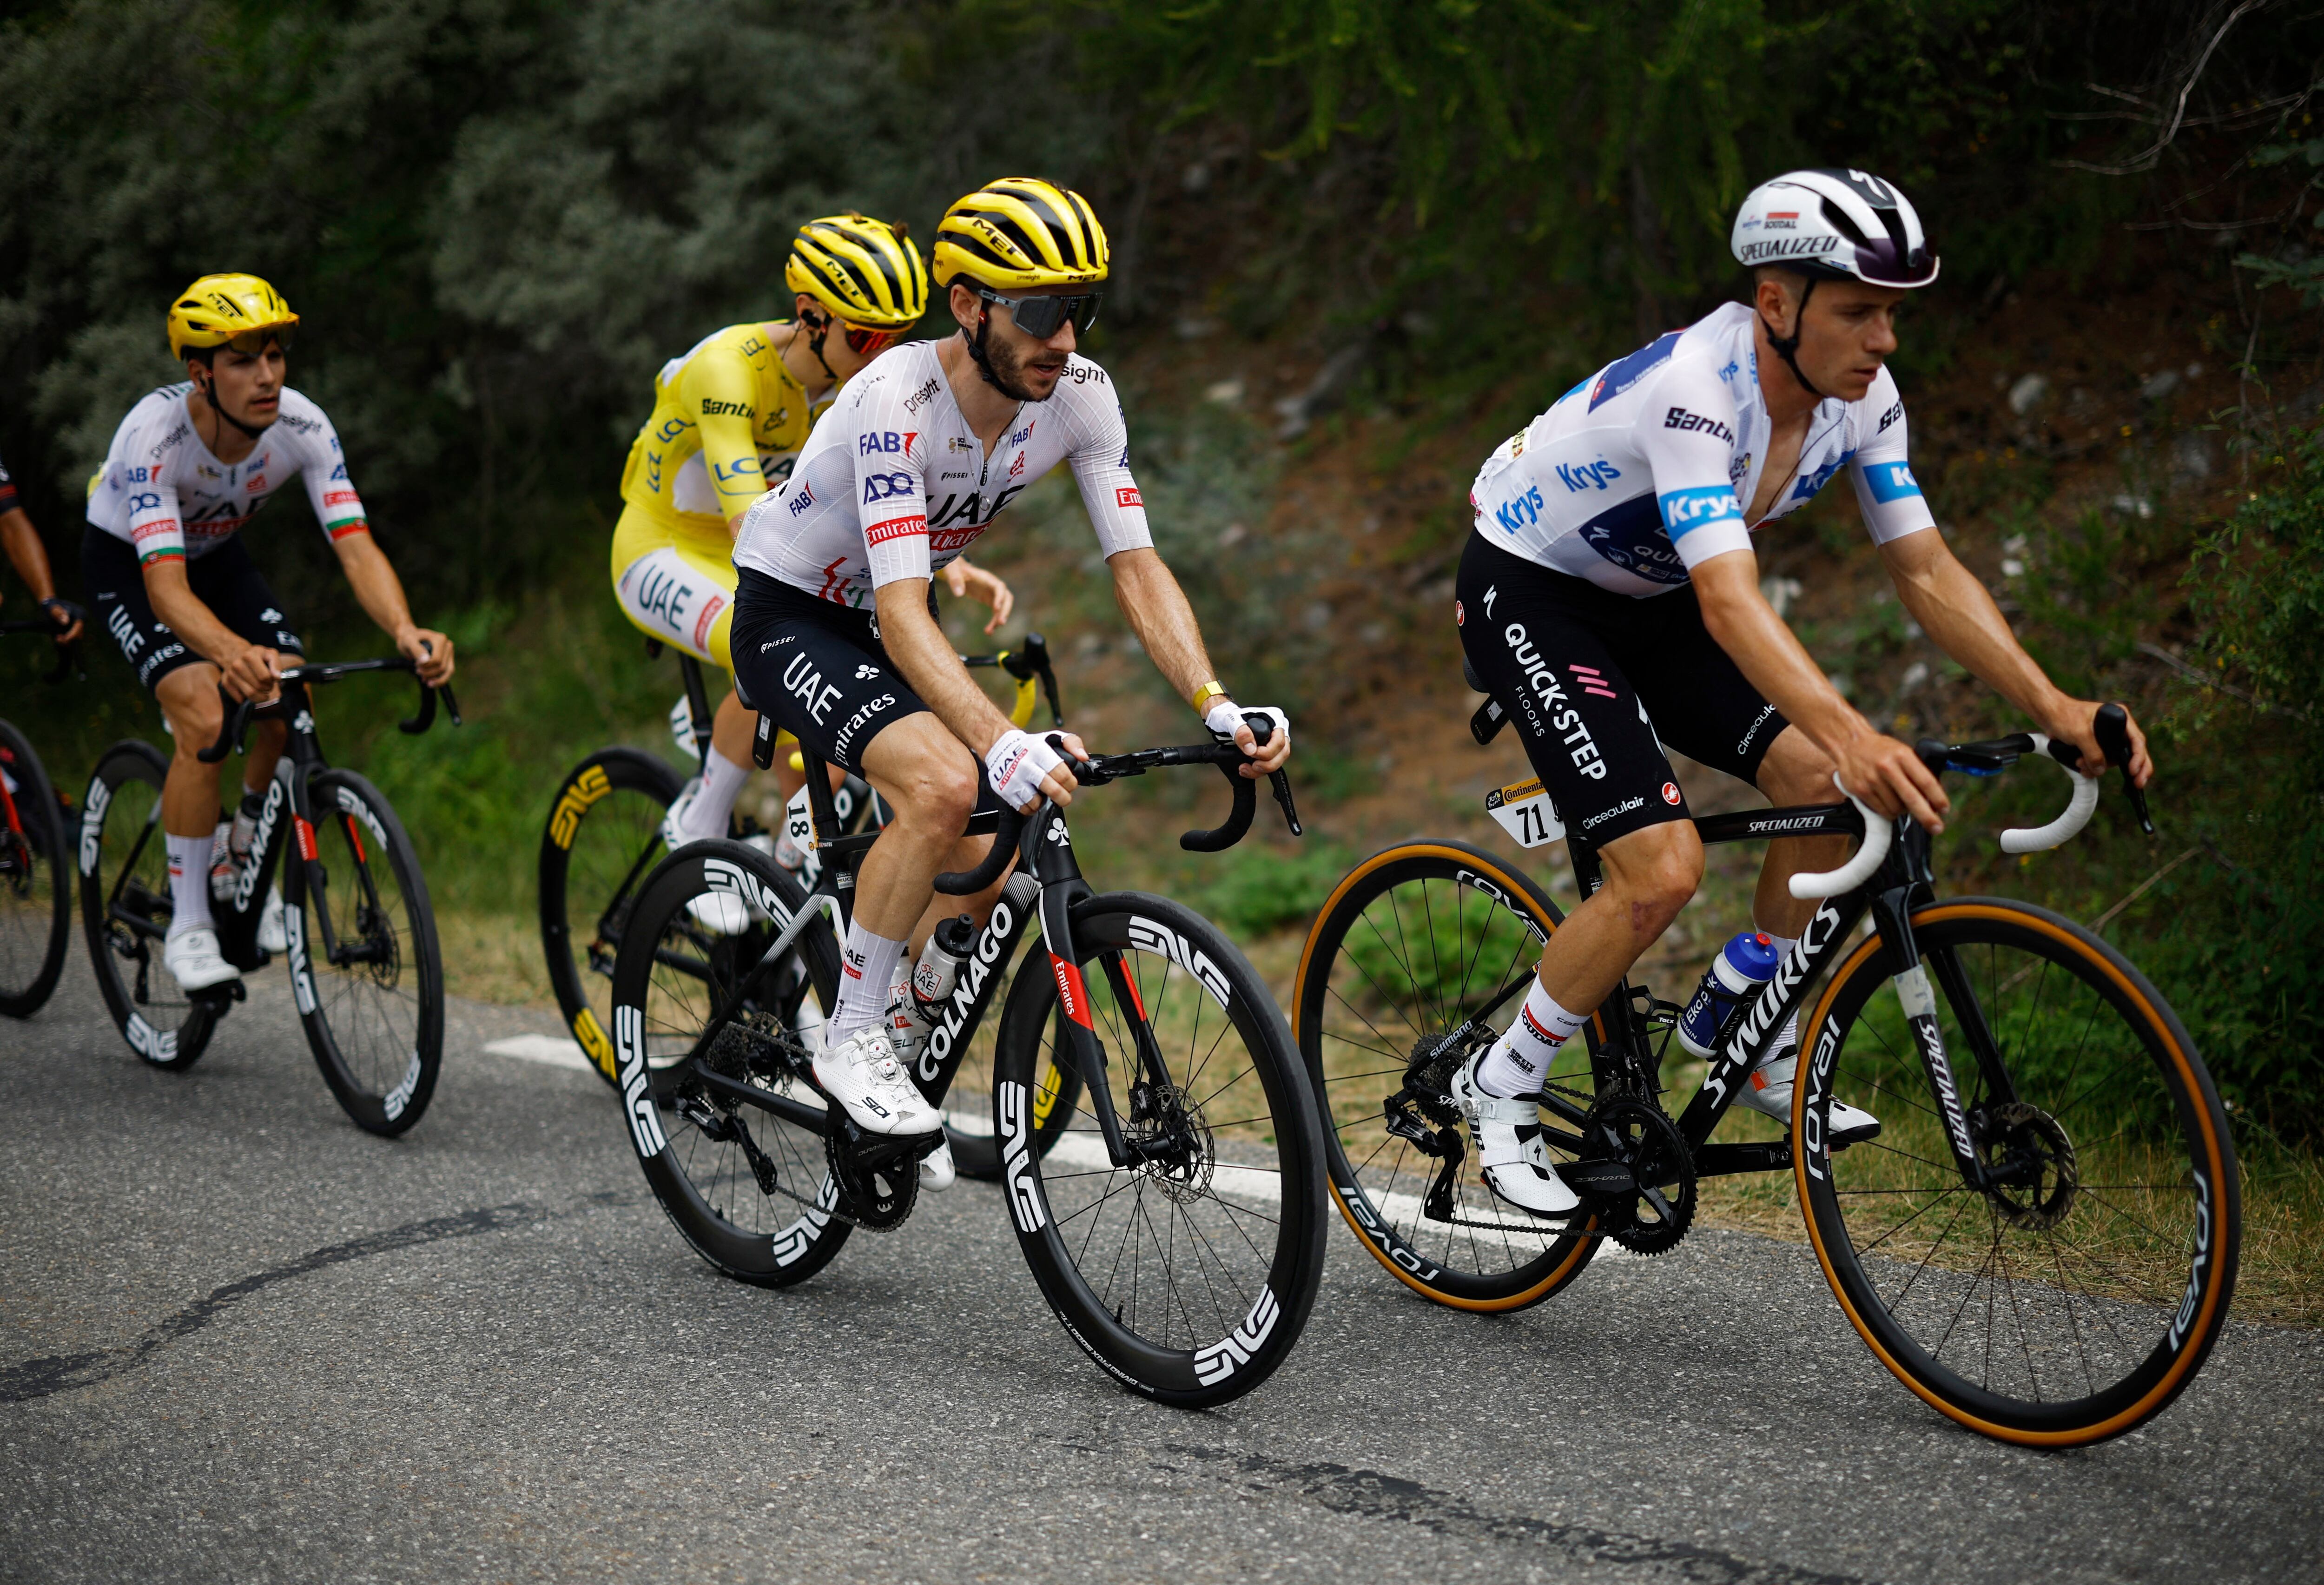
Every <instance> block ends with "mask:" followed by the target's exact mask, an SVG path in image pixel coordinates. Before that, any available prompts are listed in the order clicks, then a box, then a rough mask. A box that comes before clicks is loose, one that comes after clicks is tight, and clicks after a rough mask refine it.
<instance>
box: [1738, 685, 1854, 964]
mask: <svg viewBox="0 0 2324 1585" xmlns="http://www.w3.org/2000/svg"><path fill="white" fill-rule="evenodd" d="M1831 776H1832V764H1831V759H1830V758H1829V757H1828V756H1827V755H1826V754H1825V753H1824V751H1822V750H1821V749H1819V748H1817V747H1816V746H1815V744H1814V743H1812V742H1810V741H1809V740H1808V735H1807V733H1803V732H1802V731H1801V730H1800V729H1799V728H1798V727H1796V726H1786V727H1784V730H1783V732H1782V733H1781V734H1779V735H1778V736H1777V737H1776V739H1775V742H1773V743H1772V744H1770V745H1768V749H1767V757H1766V759H1764V760H1761V761H1760V762H1759V775H1758V783H1759V790H1760V791H1761V792H1763V793H1765V794H1766V795H1767V798H1768V801H1769V802H1771V803H1773V804H1775V805H1776V806H1779V807H1788V806H1793V805H1796V804H1832V803H1838V802H1839V801H1840V789H1839V788H1836V787H1834V786H1833V785H1832V781H1831ZM1848 848H1849V842H1848V838H1846V837H1844V836H1801V837H1793V838H1791V839H1789V840H1787V841H1784V842H1775V843H1768V844H1767V858H1766V862H1765V863H1763V864H1762V865H1761V866H1760V867H1759V889H1758V892H1757V895H1755V896H1754V897H1753V898H1752V899H1751V917H1752V920H1753V921H1754V922H1755V923H1756V924H1757V926H1759V928H1760V929H1762V930H1764V931H1766V933H1767V934H1768V935H1772V936H1774V937H1775V939H1776V941H1777V943H1778V944H1779V945H1783V946H1784V947H1785V948H1786V949H1788V947H1789V945H1790V944H1791V943H1792V941H1794V939H1796V938H1797V937H1798V935H1799V934H1800V932H1801V931H1802V930H1803V929H1805V928H1806V927H1807V922H1808V921H1809V920H1810V919H1812V918H1813V917H1815V910H1816V905H1815V904H1814V902H1812V901H1808V902H1802V901H1801V900H1800V899H1799V898H1795V897H1794V896H1793V895H1792V893H1791V880H1792V877H1793V876H1794V875H1800V874H1806V873H1810V872H1812V871H1819V870H1831V869H1836V868H1838V867H1839V866H1840V863H1842V862H1844V861H1845V860H1846V859H1847V857H1848Z"/></svg>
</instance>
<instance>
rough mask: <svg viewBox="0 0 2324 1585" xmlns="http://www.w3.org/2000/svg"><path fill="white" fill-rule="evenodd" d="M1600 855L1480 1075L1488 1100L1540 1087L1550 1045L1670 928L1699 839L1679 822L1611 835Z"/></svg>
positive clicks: (1687, 889) (1690, 891)
mask: <svg viewBox="0 0 2324 1585" xmlns="http://www.w3.org/2000/svg"><path fill="white" fill-rule="evenodd" d="M1598 856H1599V862H1600V865H1601V866H1602V868H1603V870H1604V871H1605V883H1604V884H1603V885H1602V886H1600V888H1599V889H1597V891H1595V892H1593V893H1592V894H1591V896H1590V897H1589V898H1586V899H1585V900H1584V901H1583V902H1582V906H1581V907H1580V908H1575V909H1574V910H1573V912H1572V913H1571V914H1568V915H1567V916H1566V917H1565V922H1564V923H1563V925H1561V926H1558V927H1557V929H1556V930H1555V931H1554V933H1553V934H1552V935H1550V938H1549V945H1547V946H1545V947H1544V948H1543V949H1542V954H1541V965H1540V967H1539V968H1538V969H1537V970H1536V971H1535V981H1534V986H1533V989H1532V990H1531V991H1529V992H1528V993H1527V994H1526V1001H1525V1006H1524V1008H1523V1009H1520V1011H1519V1013H1518V1015H1517V1020H1516V1022H1514V1023H1513V1024H1511V1025H1510V1027H1509V1032H1508V1034H1507V1035H1505V1036H1503V1037H1501V1039H1500V1040H1499V1041H1498V1042H1496V1043H1495V1045H1494V1046H1493V1051H1492V1055H1491V1057H1490V1058H1489V1060H1488V1061H1487V1062H1486V1064H1484V1066H1483V1067H1482V1068H1481V1069H1480V1072H1479V1074H1478V1080H1479V1083H1480V1086H1481V1087H1482V1088H1483V1089H1484V1090H1485V1091H1486V1092H1488V1093H1489V1094H1499V1095H1524V1094H1530V1093H1532V1092H1534V1091H1536V1090H1538V1089H1540V1088H1541V1084H1542V1081H1543V1080H1544V1079H1545V1078H1546V1077H1547V1076H1548V1074H1549V1065H1550V1064H1551V1063H1552V1062H1553V1061H1554V1059H1555V1055H1556V1051H1557V1047H1559V1046H1562V1045H1563V1044H1564V1043H1565V1041H1566V1040H1567V1038H1569V1037H1571V1036H1572V1033H1573V1031H1574V1030H1576V1029H1578V1028H1580V1027H1582V1022H1583V1021H1584V1020H1585V1019H1586V1018H1589V1016H1590V1014H1591V1011H1592V1010H1593V1009H1595V1008H1596V1007H1597V1006H1598V1004H1599V1003H1600V1002H1601V1001H1603V1000H1606V997H1607V994H1608V993H1609V991H1612V990H1613V989H1614V987H1615V986H1616V985H1617V984H1618V983H1620V981H1621V979H1622V976H1623V975H1624V974H1627V973H1628V972H1629V971H1630V965H1631V964H1632V963H1636V962H1637V960H1638V955H1639V954H1641V953H1643V952H1645V951H1646V948H1647V947H1649V946H1652V945H1654V944H1655V941H1656V939H1658V938H1659V937H1660V936H1661V935H1662V933H1663V932H1664V931H1665V930H1666V929H1668V928H1670V923H1671V921H1672V920H1673V919H1675V918H1677V917H1678V912H1679V910H1680V909H1681V908H1684V907H1686V904H1687V899H1688V898H1692V896H1693V895H1694V889H1695V888H1696V886H1698V885H1699V884H1701V880H1702V840H1701V838H1700V837H1698V836H1697V835H1696V834H1695V832H1694V826H1693V825H1692V823H1690V822H1688V821H1684V820H1674V821H1667V822H1665V823H1664V824H1661V825H1647V826H1643V827H1641V828H1639V829H1638V830H1636V831H1633V832H1630V833H1629V834H1627V835H1624V836H1619V837H1617V838H1615V839H1614V840H1613V841H1612V842H1610V843H1607V844H1606V846H1605V847H1604V848H1602V849H1600V852H1599V855H1598Z"/></svg>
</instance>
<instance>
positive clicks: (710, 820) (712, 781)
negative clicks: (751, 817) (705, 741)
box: [678, 745, 751, 842]
mask: <svg viewBox="0 0 2324 1585" xmlns="http://www.w3.org/2000/svg"><path fill="white" fill-rule="evenodd" d="M750 779H751V768H750V767H749V766H748V765H737V764H735V763H734V761H733V760H729V759H728V758H727V757H726V756H725V755H724V754H722V753H720V752H719V751H718V750H717V748H716V747H715V745H714V746H713V747H712V749H711V751H710V754H709V757H708V758H707V759H705V760H704V761H703V763H702V790H701V791H700V792H698V793H696V794H695V795H694V801H693V802H692V803H690V804H688V805H687V806H686V816H685V818H684V819H682V820H680V821H679V822H678V829H679V830H680V831H682V832H683V833H685V834H686V839H687V841H688V842H703V841H706V840H707V839H709V838H711V837H714V836H724V835H725V834H726V823H727V821H729V820H731V819H733V816H734V800H735V799H736V798H737V797H741V796H742V784H743V783H744V782H746V781H748V780H750Z"/></svg>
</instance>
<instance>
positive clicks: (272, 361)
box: [188, 342, 286, 429]
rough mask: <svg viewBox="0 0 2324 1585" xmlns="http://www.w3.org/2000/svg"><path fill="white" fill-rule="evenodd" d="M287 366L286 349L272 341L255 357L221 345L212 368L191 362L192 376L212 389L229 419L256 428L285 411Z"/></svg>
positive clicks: (261, 426)
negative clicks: (285, 374) (283, 401)
mask: <svg viewBox="0 0 2324 1585" xmlns="http://www.w3.org/2000/svg"><path fill="white" fill-rule="evenodd" d="M285 367H286V363H285V360H284V358H283V355H282V348H281V346H277V345H275V344H274V343H272V342H269V343H268V344H267V347H266V350H265V351H264V352H263V353H260V354H259V355H256V356H255V357H254V356H252V355H250V354H248V353H244V352H236V351H235V350H234V348H232V347H230V346H221V347H219V348H218V349H217V352H216V353H215V354H213V355H211V357H210V359H209V366H208V368H204V367H203V366H202V365H201V364H200V363H198V362H197V361H194V360H190V359H189V360H188V372H189V373H190V374H191V375H192V377H193V379H194V380H195V381H196V382H198V383H200V384H202V385H206V386H207V387H208V390H209V392H210V394H211V396H212V398H213V399H214V400H215V401H217V404H218V406H219V407H220V408H222V409H224V410H225V411H226V416H227V417H229V418H232V419H237V420H239V421H240V422H242V423H244V424H247V425H249V426H250V427H251V428H252V429H264V428H265V427H266V426H267V425H269V424H271V423H272V422H273V421H274V419H275V417H276V415H277V414H278V413H279V412H280V411H281V407H282V376H283V372H284V369H285Z"/></svg>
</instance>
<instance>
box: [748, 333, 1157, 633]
mask: <svg viewBox="0 0 2324 1585" xmlns="http://www.w3.org/2000/svg"><path fill="white" fill-rule="evenodd" d="M938 345H939V344H938V343H936V342H933V341H915V342H911V343H908V344H907V345H906V346H899V347H896V348H894V349H893V350H892V351H890V352H886V353H883V354H881V355H880V356H879V357H877V358H874V359H873V360H872V361H871V365H870V366H869V367H868V368H866V369H865V370H864V371H863V372H862V373H860V374H858V375H856V376H855V377H854V378H853V380H851V381H849V382H847V386H846V388H845V389H844V390H843V391H842V392H840V394H839V399H838V401H835V402H834V403H833V404H832V406H831V407H830V408H829V409H828V410H826V411H825V413H824V415H823V417H822V418H820V419H816V426H815V432H814V433H813V434H811V435H809V436H808V437H807V446H806V448H805V449H804V450H802V451H801V452H800V453H799V458H798V464H797V465H795V466H794V467H793V468H792V469H791V476H790V477H789V478H788V479H786V480H785V481H783V483H782V484H781V485H780V486H779V487H778V488H776V489H773V490H770V491H769V492H768V493H766V494H764V495H761V497H759V499H758V501H757V502H756V503H755V504H754V505H752V508H751V510H750V511H749V513H748V514H747V515H746V516H745V517H744V518H743V520H742V534H741V536H740V538H738V539H736V541H735V544H734V565H735V566H737V567H749V568H751V569H752V571H754V572H761V573H764V574H765V575H767V576H769V577H771V578H777V579H779V580H780V581H781V582H783V583H786V584H788V585H791V586H792V587H793V588H796V589H804V590H806V591H807V593H808V594H815V595H817V596H819V597H821V598H823V599H825V600H830V601H835V602H836V603H837V604H842V605H847V606H853V607H863V606H868V605H869V604H871V596H872V593H873V591H875V590H876V589H878V588H879V587H880V586H881V585H883V584H892V583H894V582H895V581H896V580H897V579H899V578H927V577H932V576H935V573H936V569H937V568H939V567H943V566H945V564H946V563H947V562H950V561H951V560H953V558H955V557H957V556H959V555H960V554H961V553H962V552H963V551H964V550H966V549H967V548H969V547H970V546H971V545H973V544H974V543H975V542H976V539H977V537H978V536H979V535H981V534H982V533H983V532H984V530H985V528H986V526H987V525H988V524H990V523H991V521H992V520H993V519H994V518H995V517H997V516H999V515H1000V513H1001V508H1003V507H1005V506H1007V505H1008V504H1009V503H1010V502H1011V501H1013V500H1015V499H1016V498H1017V497H1018V496H1019V494H1021V493H1023V492H1024V490H1025V487H1026V486H1027V485H1028V484H1032V482H1033V481H1034V480H1036V479H1037V478H1039V477H1040V476H1041V475H1044V474H1046V473H1047V472H1048V471H1049V470H1050V469H1051V468H1054V467H1056V465H1058V464H1059V463H1061V462H1062V463H1064V464H1065V465H1067V466H1069V467H1071V468H1072V469H1073V471H1074V482H1075V483H1076V484H1079V485H1080V486H1081V492H1082V504H1083V505H1084V507H1086V508H1087V509H1088V511H1089V518H1090V523H1091V526H1092V527H1093V528H1095V529H1096V530H1097V539H1098V544H1099V546H1100V547H1101V548H1102V549H1103V550H1104V552H1105V554H1106V555H1107V556H1109V557H1111V556H1113V555H1115V554H1117V553H1118V552H1120V551H1123V550H1134V549H1138V548H1142V547H1145V546H1148V545H1151V544H1152V543H1153V542H1154V539H1153V536H1151V535H1150V534H1148V532H1147V531H1146V506H1145V503H1144V502H1143V501H1142V500H1140V498H1139V493H1138V481H1137V480H1136V479H1135V478H1133V477H1131V476H1130V438H1129V432H1128V430H1127V429H1126V428H1125V426H1124V424H1123V421H1122V416H1121V403H1120V401H1119V400H1118V399H1117V398H1116V397H1115V396H1114V393H1113V382H1111V380H1109V379H1107V378H1106V373H1105V371H1104V370H1103V369H1101V368H1099V367H1098V366H1097V365H1096V364H1093V363H1092V362H1090V361H1089V360H1088V359H1087V358H1085V357H1082V356H1080V355H1069V356H1068V357H1067V358H1066V359H1065V373H1063V374H1062V375H1060V376H1059V378H1058V381H1057V388H1056V392H1053V393H1052V394H1051V396H1050V397H1049V400H1048V401H1040V402H1032V401H1028V402H1026V403H1025V404H1024V405H1023V406H1022V407H1020V408H1019V410H1018V412H1017V417H1016V418H1015V419H1013V420H1011V421H1010V426H1009V428H1008V429H1007V430H1006V431H1005V432H1004V433H1003V435H1002V436H1001V442H1000V444H999V445H997V446H995V447H993V449H992V453H991V456H987V455H986V454H985V450H984V442H983V441H982V440H980V439H979V438H977V436H976V433H975V431H973V429H970V428H969V427H968V420H967V419H964V418H963V417H962V416H961V411H960V408H959V406H958V405H957V404H956V403H955V402H954V401H953V398H952V385H951V383H950V382H949V381H947V380H946V379H945V372H944V367H943V365H942V364H940V363H939V362H938V361H937V357H936V347H937V346H938Z"/></svg>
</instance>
